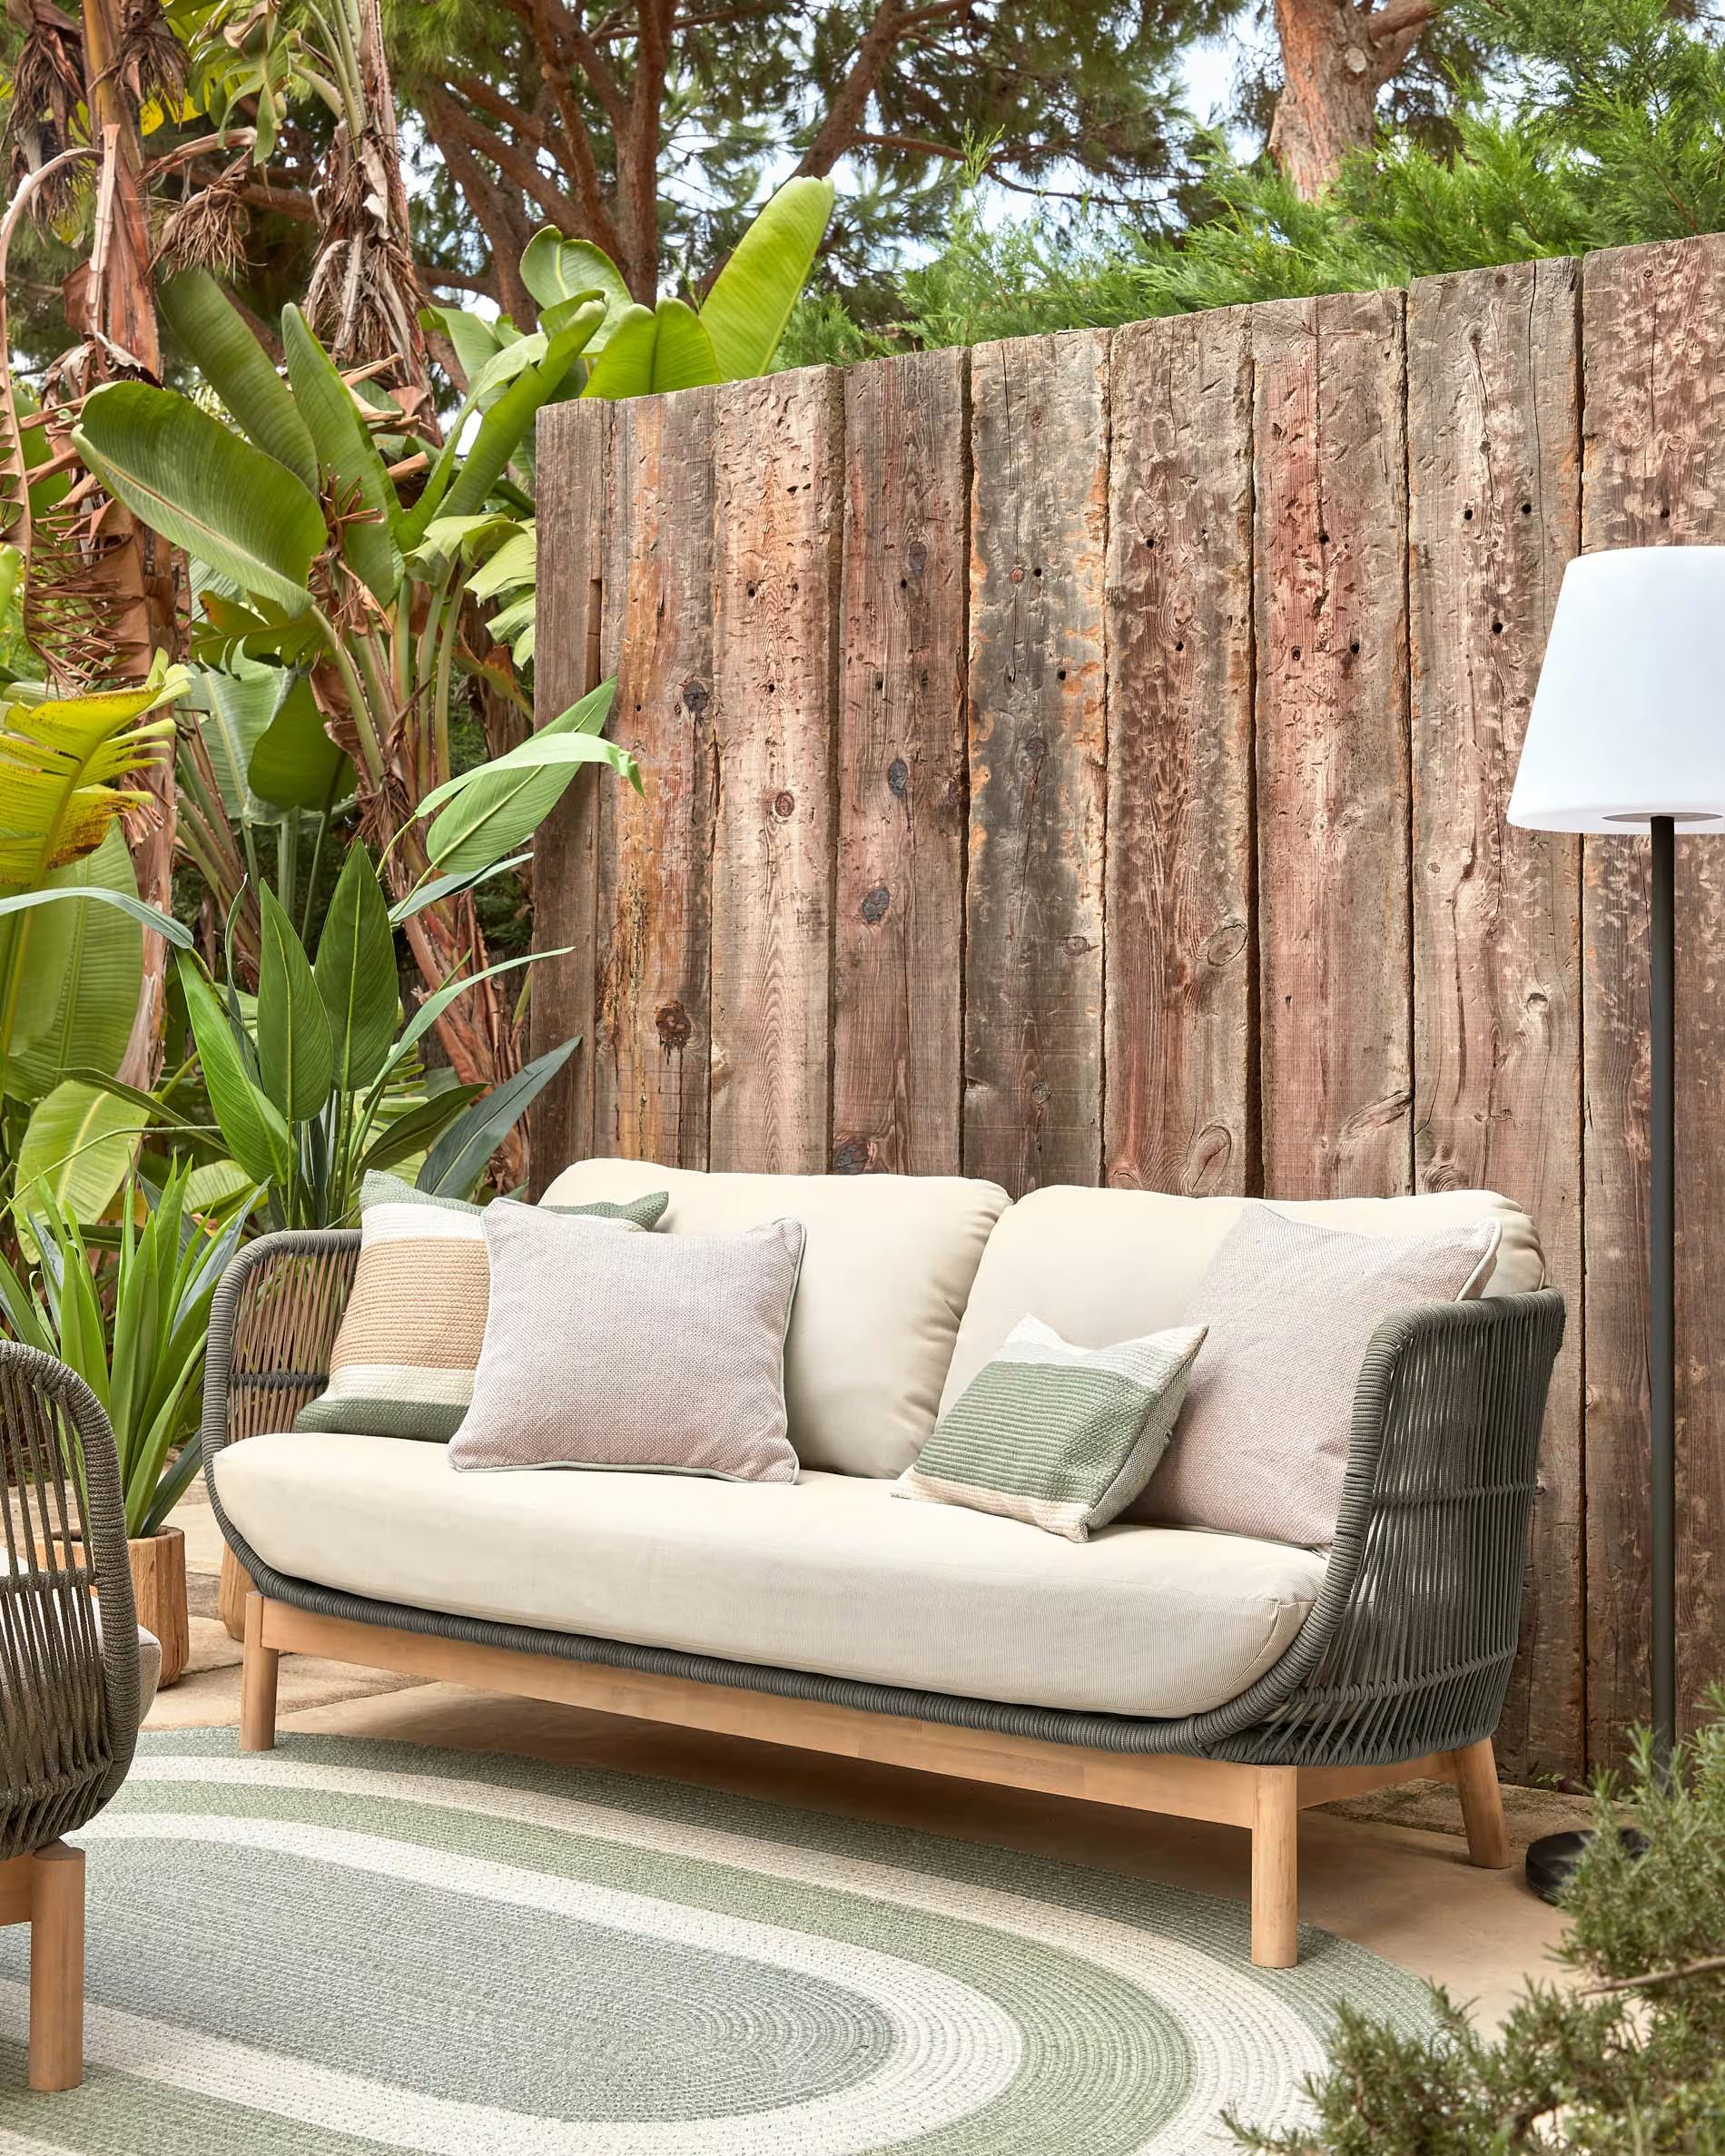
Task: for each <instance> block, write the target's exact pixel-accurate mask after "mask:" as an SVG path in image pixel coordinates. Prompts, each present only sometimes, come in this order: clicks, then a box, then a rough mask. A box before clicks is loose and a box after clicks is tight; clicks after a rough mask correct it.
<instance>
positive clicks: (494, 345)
mask: <svg viewBox="0 0 1725 2156" xmlns="http://www.w3.org/2000/svg"><path fill="white" fill-rule="evenodd" d="M528 289H529V290H531V287H529V288H528ZM419 320H420V321H421V322H422V323H423V324H424V325H425V327H426V328H427V329H428V330H441V331H442V332H443V334H444V335H445V336H446V337H447V338H448V339H449V342H450V344H451V345H453V346H454V348H455V356H456V360H457V363H458V365H459V367H460V369H461V371H462V373H463V374H465V375H466V376H467V378H468V381H469V382H471V381H472V379H473V378H474V376H475V375H476V374H478V371H479V369H480V368H481V367H483V366H484V365H485V363H486V361H487V360H488V359H491V358H492V357H493V356H494V355H495V354H496V353H497V352H498V351H499V350H500V349H502V347H501V344H500V341H499V340H498V334H497V331H496V330H494V329H493V328H492V327H491V325H490V323H489V322H488V321H487V320H486V319H485V317H484V316H483V315H479V314H475V313H474V311H473V310H472V309H471V308H470V307H422V308H421V309H420V310H419Z"/></svg>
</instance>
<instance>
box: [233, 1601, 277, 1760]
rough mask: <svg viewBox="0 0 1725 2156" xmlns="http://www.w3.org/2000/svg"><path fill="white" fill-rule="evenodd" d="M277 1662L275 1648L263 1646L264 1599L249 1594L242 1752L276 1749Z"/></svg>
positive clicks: (242, 1686)
mask: <svg viewBox="0 0 1725 2156" xmlns="http://www.w3.org/2000/svg"><path fill="white" fill-rule="evenodd" d="M280 1659H281V1656H280V1654H279V1653H278V1652H277V1650H276V1649H274V1648H273V1647H266V1646H265V1645H264V1644H263V1597H262V1596H261V1594H257V1593H252V1594H249V1595H248V1596H247V1597H246V1601H245V1659H244V1661H243V1662H242V1665H241V1669H240V1749H241V1750H242V1752H268V1751H273V1750H274V1748H275V1679H276V1664H277V1662H278V1661H279V1660H280Z"/></svg>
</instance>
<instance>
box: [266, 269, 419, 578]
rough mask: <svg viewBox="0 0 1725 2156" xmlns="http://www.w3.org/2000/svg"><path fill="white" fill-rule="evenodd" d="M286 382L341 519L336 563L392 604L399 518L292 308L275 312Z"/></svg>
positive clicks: (348, 403)
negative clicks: (344, 565)
mask: <svg viewBox="0 0 1725 2156" xmlns="http://www.w3.org/2000/svg"><path fill="white" fill-rule="evenodd" d="M281 349H282V351H283V353H284V354H285V355H286V358H287V362H288V379H289V380H290V381H291V383H292V384H293V394H294V398H295V399H296V401H297V402H298V404H299V408H300V410H301V413H302V414H303V415H304V418H305V421H306V424H307V426H308V427H309V428H311V438H312V440H313V441H314V442H315V443H316V444H317V449H318V462H319V464H320V466H321V468H323V470H324V471H325V472H327V473H328V474H329V477H330V482H331V484H332V486H333V487H334V490H335V493H336V495H337V497H338V499H337V501H336V503H335V505H334V506H335V508H336V510H337V512H338V513H339V515H340V518H341V558H342V560H343V561H344V562H346V563H347V565H348V566H349V568H350V569H351V570H352V571H353V573H354V575H355V576H358V577H359V578H360V582H361V583H362V584H363V585H364V586H365V587H366V589H367V590H368V591H369V592H370V594H371V596H372V597H373V598H374V599H376V600H377V602H378V604H379V605H380V606H387V605H389V603H390V602H391V601H392V600H393V599H394V597H395V594H396V587H397V586H398V585H399V583H400V581H401V556H400V555H399V553H397V551H396V544H395V539H394V537H393V536H392V530H393V527H394V525H395V523H396V522H397V520H398V518H399V517H400V514H401V505H400V504H399V502H398V501H397V499H396V494H395V488H394V487H392V486H390V484H389V473H388V472H387V471H386V470H385V469H384V468H383V459H382V458H381V457H380V455H379V454H378V445H377V444H376V442H374V441H373V440H372V438H371V433H370V428H368V427H367V426H366V424H365V421H364V420H363V419H362V418H360V408H359V406H358V405H357V404H355V403H354V401H353V392H352V390H351V389H349V387H348V385H347V384H346V382H344V381H343V380H342V379H341V377H340V374H339V373H337V371H336V369H335V365H334V363H333V361H332V360H331V359H330V355H329V354H328V353H327V352H326V351H325V350H324V349H323V347H322V346H321V345H320V343H319V342H318V340H317V339H316V338H315V337H314V336H313V335H312V334H311V330H309V329H308V328H307V326H306V320H305V317H304V316H303V315H302V314H301V312H300V310H299V309H298V308H297V307H284V308H283V309H282V310H281Z"/></svg>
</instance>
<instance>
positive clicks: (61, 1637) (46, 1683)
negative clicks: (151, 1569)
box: [0, 1340, 138, 1859]
mask: <svg viewBox="0 0 1725 2156" xmlns="http://www.w3.org/2000/svg"><path fill="white" fill-rule="evenodd" d="M0 1456H3V1457H4V1461H5V1497H6V1503H5V1535H6V1551H5V1554H6V1567H5V1576H4V1577H3V1578H0V1859H4V1858H7V1857H13V1856H23V1855H25V1853H26V1852H28V1851H30V1850H33V1849H41V1848H44V1847H45V1846H47V1844H48V1843H50V1842H53V1841H57V1840H58V1839H59V1838H60V1836H62V1835H66V1834H71V1833H72V1832H73V1831H74V1829H75V1828H77V1827H80V1826H83V1825H84V1822H85V1821H86V1820H87V1819H90V1818H92V1817H93V1816H94V1815H95V1814H96V1813H97V1812H99V1811H100V1810H101V1809H102V1807H103V1806H104V1804H106V1803H107V1801H108V1799H109V1797H112V1796H113V1793H114V1791H115V1790H116V1789H117V1788H118V1787H120V1784H121V1783H122V1782H123V1780H124V1779H125V1777H126V1770H127V1769H128V1767H130V1766H131V1764H132V1753H133V1746H134V1745H135V1743H136V1741H137V1735H138V1620H137V1613H136V1610H135V1608H134V1606H133V1595H132V1567H131V1562H130V1560H129V1559H128V1557H127V1554H126V1521H125V1506H124V1504H123V1501H122V1497H121V1491H120V1464H119V1462H118V1460H117V1458H116V1457H115V1454H114V1446H113V1432H112V1431H111V1430H110V1429H109V1427H108V1418H107V1417H106V1415H105V1414H104V1413H103V1412H102V1408H101V1405H100V1403H98V1402H97V1400H96V1397H95V1395H94V1393H92V1392H91V1390H90V1388H89V1387H88V1386H87V1385H86V1384H85V1383H84V1381H83V1379H82V1378H80V1377H78V1376H76V1375H75V1374H74V1373H73V1372H72V1371H70V1370H68V1369H67V1368H66V1367H65V1365H64V1363H57V1362H55V1361H54V1358H53V1357H52V1356H51V1355H44V1354H37V1353H36V1351H35V1350H34V1348H29V1347H23V1346H20V1345H19V1344H17V1343H16V1342H15V1341H10V1340H0ZM98 1591H99V1592H100V1595H101V1608H102V1618H103V1622H102V1625H101V1628H100V1629H99V1630H98V1628H97V1623H96V1596H97V1593H98Z"/></svg>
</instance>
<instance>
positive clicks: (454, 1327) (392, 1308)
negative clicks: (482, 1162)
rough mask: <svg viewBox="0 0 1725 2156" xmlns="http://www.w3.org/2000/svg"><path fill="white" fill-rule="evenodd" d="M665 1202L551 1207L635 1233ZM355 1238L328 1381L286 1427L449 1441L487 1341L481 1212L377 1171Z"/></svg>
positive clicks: (572, 1289) (574, 1290)
mask: <svg viewBox="0 0 1725 2156" xmlns="http://www.w3.org/2000/svg"><path fill="white" fill-rule="evenodd" d="M670 1202H671V1201H670V1198H669V1196H668V1195H667V1193H665V1191H663V1190H655V1191H653V1192H651V1193H650V1194H649V1195H648V1196H645V1197H638V1198H636V1199H635V1200H634V1201H633V1203H631V1204H629V1205H626V1206H611V1205H592V1206H557V1207H554V1208H552V1210H555V1211H557V1212H573V1213H585V1214H587V1215H590V1216H596V1217H598V1218H601V1219H606V1220H612V1221H615V1222H616V1223H617V1225H618V1226H619V1227H622V1228H625V1229H627V1230H629V1231H630V1232H632V1233H635V1232H638V1231H640V1230H642V1229H644V1228H650V1227H652V1226H655V1224H656V1223H657V1221H658V1218H659V1216H660V1215H661V1214H662V1213H663V1212H664V1211H665V1206H667V1205H669V1203H670ZM569 1293H570V1294H571V1295H576V1294H578V1293H579V1284H578V1282H571V1283H570V1284H569ZM490 1295H491V1268H490V1265H489V1264H488V1262H487V1258H486V1254H485V1216H484V1211H483V1209H482V1208H481V1207H480V1206H469V1205H468V1204H466V1203H465V1202H464V1201H463V1200H461V1199H459V1198H449V1197H432V1196H429V1195H428V1193H426V1192H425V1191H423V1190H415V1189H414V1188H413V1186H412V1185H411V1184H409V1183H404V1182H402V1181H401V1179H400V1177H399V1176H383V1175H378V1174H375V1173H374V1174H371V1175H369V1176H367V1177H366V1179H365V1181H364V1183H363V1184H362V1185H361V1186H360V1263H359V1267H358V1269H357V1271H356V1272H355V1274H354V1277H353V1291H352V1293H351V1294H350V1296H349V1297H348V1306H347V1308H346V1310H345V1311H344V1312H343V1313H342V1316H341V1328H340V1332H339V1333H338V1334H336V1339H335V1347H334V1350H333V1351H332V1353H331V1354H330V1383H329V1384H328V1386H327V1387H326V1388H325V1389H324V1391H323V1392H322V1393H320V1395H319V1396H318V1398H317V1399H315V1400H314V1401H312V1402H311V1404H310V1406H308V1407H304V1408H301V1411H300V1413H299V1415H298V1417H297V1418H296V1420H295V1422H294V1425H293V1426H294V1428H295V1429H296V1430H340V1431H347V1432H352V1433H353V1434H355V1435H359V1436H365V1437H418V1438H424V1439H427V1440H429V1442H432V1443H439V1442H447V1441H448V1440H449V1438H450V1437H452V1436H453V1435H454V1434H455V1432H456V1431H457V1430H458V1429H459V1428H460V1426H461V1423H462V1419H463V1418H464V1417H465V1415H466V1414H467V1412H468V1405H469V1404H470V1403H471V1401H472V1399H473V1373H474V1369H475V1367H476V1365H477V1364H478V1360H479V1349H480V1347H481V1345H482V1344H483V1343H484V1340H485V1318H486V1312H487V1310H488V1307H489V1304H490Z"/></svg>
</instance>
